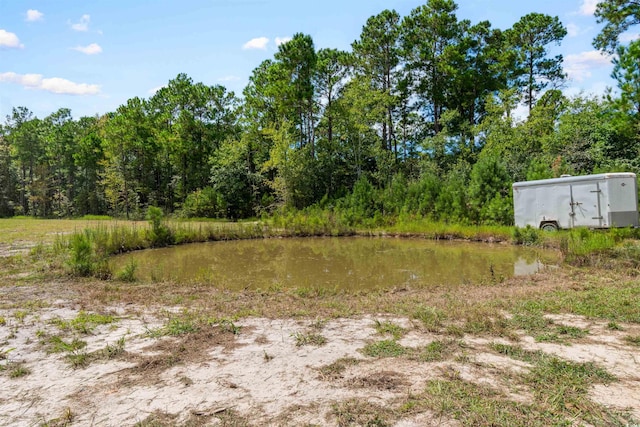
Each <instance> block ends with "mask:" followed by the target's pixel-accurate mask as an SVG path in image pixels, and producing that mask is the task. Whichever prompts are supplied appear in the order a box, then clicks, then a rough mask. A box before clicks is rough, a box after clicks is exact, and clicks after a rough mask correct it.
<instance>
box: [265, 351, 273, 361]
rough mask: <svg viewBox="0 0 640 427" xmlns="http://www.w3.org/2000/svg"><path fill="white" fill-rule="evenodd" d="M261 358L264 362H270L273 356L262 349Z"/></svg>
mask: <svg viewBox="0 0 640 427" xmlns="http://www.w3.org/2000/svg"><path fill="white" fill-rule="evenodd" d="M262 353H263V355H262V358H263V359H264V361H265V362H271V361H272V360H273V358H274V356H272V355H270V354H269V353H267V351H266V350H262Z"/></svg>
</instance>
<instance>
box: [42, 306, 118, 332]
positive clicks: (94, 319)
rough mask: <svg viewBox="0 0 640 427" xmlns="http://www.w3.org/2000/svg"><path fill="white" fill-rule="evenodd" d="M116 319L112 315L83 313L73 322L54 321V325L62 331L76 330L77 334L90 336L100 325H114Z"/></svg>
mask: <svg viewBox="0 0 640 427" xmlns="http://www.w3.org/2000/svg"><path fill="white" fill-rule="evenodd" d="M114 321H115V319H114V318H113V316H110V315H103V314H97V313H87V312H85V311H81V312H80V313H78V315H77V316H76V317H75V318H74V319H71V320H68V321H67V320H62V319H54V320H52V323H53V324H55V325H56V326H58V328H60V329H62V330H74V331H76V332H79V333H82V334H85V335H88V334H90V333H92V332H93V330H94V329H95V328H96V327H97V326H99V325H108V324H110V323H113V322H114Z"/></svg>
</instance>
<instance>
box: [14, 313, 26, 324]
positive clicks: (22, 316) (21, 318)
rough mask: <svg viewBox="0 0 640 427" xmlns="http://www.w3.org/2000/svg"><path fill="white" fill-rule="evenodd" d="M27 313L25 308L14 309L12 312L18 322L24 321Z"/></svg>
mask: <svg viewBox="0 0 640 427" xmlns="http://www.w3.org/2000/svg"><path fill="white" fill-rule="evenodd" d="M27 314H28V313H27V311H26V310H16V311H15V312H14V313H13V317H15V318H16V320H17V321H18V322H20V323H24V319H25V317H27Z"/></svg>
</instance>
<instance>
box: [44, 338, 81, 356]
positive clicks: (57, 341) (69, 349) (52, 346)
mask: <svg viewBox="0 0 640 427" xmlns="http://www.w3.org/2000/svg"><path fill="white" fill-rule="evenodd" d="M47 344H48V351H49V352H50V353H73V352H77V351H79V350H82V349H83V348H85V347H86V346H87V343H86V342H85V341H81V340H79V339H77V338H74V339H73V340H72V341H71V342H66V341H64V340H63V339H62V338H60V337H59V336H57V335H54V336H52V337H49V340H48V343H47Z"/></svg>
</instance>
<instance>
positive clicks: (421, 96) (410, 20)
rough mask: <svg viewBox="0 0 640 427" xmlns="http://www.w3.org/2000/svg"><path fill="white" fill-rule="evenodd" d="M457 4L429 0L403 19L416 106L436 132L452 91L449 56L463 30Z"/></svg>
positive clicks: (403, 31)
mask: <svg viewBox="0 0 640 427" xmlns="http://www.w3.org/2000/svg"><path fill="white" fill-rule="evenodd" d="M457 8H458V6H457V5H456V3H454V2H453V0H429V1H428V2H427V4H426V5H423V6H420V7H418V8H416V9H414V10H412V11H411V13H410V15H409V16H408V17H406V18H405V19H404V20H403V22H402V47H403V53H404V56H405V58H406V61H407V64H406V69H407V71H408V73H409V79H410V81H411V82H412V88H413V94H414V96H415V97H416V99H417V104H416V108H417V109H418V110H419V111H420V112H421V114H422V115H423V117H425V120H426V121H427V122H428V123H429V125H430V127H431V131H432V133H433V134H438V133H439V132H440V131H441V130H442V129H443V127H442V120H441V119H442V116H443V114H444V112H445V111H446V106H447V98H448V97H449V94H450V93H451V83H452V79H451V77H452V76H451V74H452V72H453V70H452V68H451V67H450V66H449V59H450V55H452V54H453V53H454V47H455V46H456V45H457V43H458V42H459V38H460V33H461V32H460V25H459V23H458V19H457V17H456V15H455V11H456V10H457Z"/></svg>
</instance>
